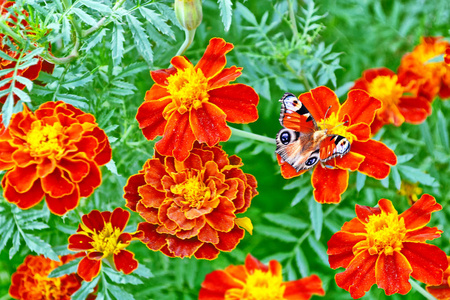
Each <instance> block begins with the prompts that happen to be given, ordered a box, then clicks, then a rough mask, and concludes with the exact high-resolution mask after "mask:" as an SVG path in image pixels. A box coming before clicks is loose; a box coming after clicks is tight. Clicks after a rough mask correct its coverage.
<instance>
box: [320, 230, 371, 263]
mask: <svg viewBox="0 0 450 300" xmlns="http://www.w3.org/2000/svg"><path fill="white" fill-rule="evenodd" d="M365 239H366V237H365V236H362V235H359V236H357V235H354V234H350V233H347V232H342V231H338V232H336V233H335V234H333V236H332V237H331V238H330V240H329V241H328V243H327V245H328V250H327V254H328V256H329V257H328V262H329V263H330V267H331V268H333V269H337V268H339V267H343V268H347V266H348V265H349V263H350V262H351V261H352V260H353V258H354V257H355V255H354V254H353V247H354V246H355V245H356V244H357V243H359V242H360V241H364V240H365Z"/></svg>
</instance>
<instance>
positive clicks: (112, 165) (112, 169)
mask: <svg viewBox="0 0 450 300" xmlns="http://www.w3.org/2000/svg"><path fill="white" fill-rule="evenodd" d="M105 166H106V168H107V169H108V170H109V171H110V172H111V173H113V174H114V175H116V176H120V175H119V173H117V167H116V163H115V162H114V160H112V159H111V160H110V161H109V163H107V164H106V165H105Z"/></svg>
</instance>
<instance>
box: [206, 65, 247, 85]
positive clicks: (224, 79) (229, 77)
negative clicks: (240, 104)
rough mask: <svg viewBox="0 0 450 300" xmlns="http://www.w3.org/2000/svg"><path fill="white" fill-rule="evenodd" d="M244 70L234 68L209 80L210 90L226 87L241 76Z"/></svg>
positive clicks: (225, 70)
mask: <svg viewBox="0 0 450 300" xmlns="http://www.w3.org/2000/svg"><path fill="white" fill-rule="evenodd" d="M241 71H242V68H238V67H236V66H232V67H231V68H227V69H223V70H222V71H221V72H220V73H219V74H217V75H216V76H214V77H213V78H211V79H210V80H208V87H209V89H215V88H218V87H221V86H224V85H227V84H229V83H230V82H231V81H234V80H235V79H236V78H238V77H239V76H241V74H242V72H241Z"/></svg>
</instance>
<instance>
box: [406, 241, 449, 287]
mask: <svg viewBox="0 0 450 300" xmlns="http://www.w3.org/2000/svg"><path fill="white" fill-rule="evenodd" d="M400 252H401V253H402V254H403V255H404V256H405V257H406V259H407V260H408V262H409V263H410V264H411V267H412V269H413V272H412V274H411V276H412V277H413V278H415V279H417V280H419V281H421V282H423V283H426V284H431V285H438V284H441V283H442V274H443V273H444V271H445V270H447V267H448V261H447V255H446V254H445V252H444V251H442V250H441V249H439V247H437V246H435V245H428V244H425V243H410V242H403V249H402V250H401V251H400Z"/></svg>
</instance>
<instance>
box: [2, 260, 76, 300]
mask: <svg viewBox="0 0 450 300" xmlns="http://www.w3.org/2000/svg"><path fill="white" fill-rule="evenodd" d="M78 256H79V255H65V256H62V257H61V258H60V259H61V261H60V262H57V261H54V260H51V259H49V258H45V257H44V256H43V255H39V256H34V255H28V256H27V257H26V258H25V260H24V262H23V263H22V264H21V265H20V266H19V267H18V268H17V271H16V272H15V273H14V274H13V275H12V277H11V286H10V288H9V295H10V296H11V297H12V298H14V299H26V300H40V299H42V300H47V299H58V300H70V299H71V295H72V294H73V293H75V292H76V291H77V290H78V289H79V288H80V287H81V278H80V277H78V276H77V275H76V274H68V275H63V276H61V277H58V278H48V277H47V276H48V274H50V272H51V271H53V270H54V269H55V268H57V267H59V266H61V265H63V264H65V263H68V262H69V261H71V260H74V259H75V258H76V257H78Z"/></svg>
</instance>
